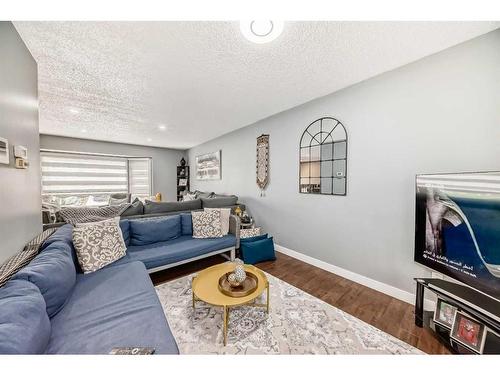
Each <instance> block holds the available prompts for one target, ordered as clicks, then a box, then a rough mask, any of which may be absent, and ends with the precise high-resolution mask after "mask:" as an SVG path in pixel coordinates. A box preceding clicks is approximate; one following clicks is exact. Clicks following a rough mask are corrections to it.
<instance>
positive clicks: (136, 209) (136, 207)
mask: <svg viewBox="0 0 500 375" xmlns="http://www.w3.org/2000/svg"><path fill="white" fill-rule="evenodd" d="M142 214H144V205H143V204H142V202H141V201H140V200H139V198H135V199H134V201H133V202H132V203H131V204H130V206H129V207H128V208H127V209H126V210H125V211H123V212H122V214H121V215H120V216H121V217H125V216H135V215H142Z"/></svg>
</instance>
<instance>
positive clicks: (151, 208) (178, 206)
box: [144, 199, 201, 214]
mask: <svg viewBox="0 0 500 375" xmlns="http://www.w3.org/2000/svg"><path fill="white" fill-rule="evenodd" d="M199 209H201V200H199V199H193V200H191V201H186V202H152V201H146V204H145V205H144V213H145V214H158V213H163V212H177V211H193V210H199Z"/></svg>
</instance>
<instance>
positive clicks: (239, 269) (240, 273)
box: [234, 264, 247, 283]
mask: <svg viewBox="0 0 500 375" xmlns="http://www.w3.org/2000/svg"><path fill="white" fill-rule="evenodd" d="M234 275H235V276H236V281H238V282H239V283H242V282H243V281H245V279H246V278H247V274H246V272H245V268H244V267H243V265H242V264H238V265H237V266H236V268H235V269H234Z"/></svg>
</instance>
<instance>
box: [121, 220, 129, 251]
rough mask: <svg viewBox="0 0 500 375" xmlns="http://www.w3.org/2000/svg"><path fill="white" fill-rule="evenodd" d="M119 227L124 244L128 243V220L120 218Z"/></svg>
mask: <svg viewBox="0 0 500 375" xmlns="http://www.w3.org/2000/svg"><path fill="white" fill-rule="evenodd" d="M120 229H121V230H122V235H123V241H124V242H125V246H128V245H130V221H128V220H127V219H122V220H120Z"/></svg>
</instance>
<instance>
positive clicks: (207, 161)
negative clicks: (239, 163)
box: [196, 150, 221, 180]
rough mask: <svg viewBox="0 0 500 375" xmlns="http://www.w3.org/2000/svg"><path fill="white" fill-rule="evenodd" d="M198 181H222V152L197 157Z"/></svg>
mask: <svg viewBox="0 0 500 375" xmlns="http://www.w3.org/2000/svg"><path fill="white" fill-rule="evenodd" d="M196 179H197V180H220V179H221V151H220V150H219V151H215V152H211V153H209V154H204V155H198V156H197V157H196Z"/></svg>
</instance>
